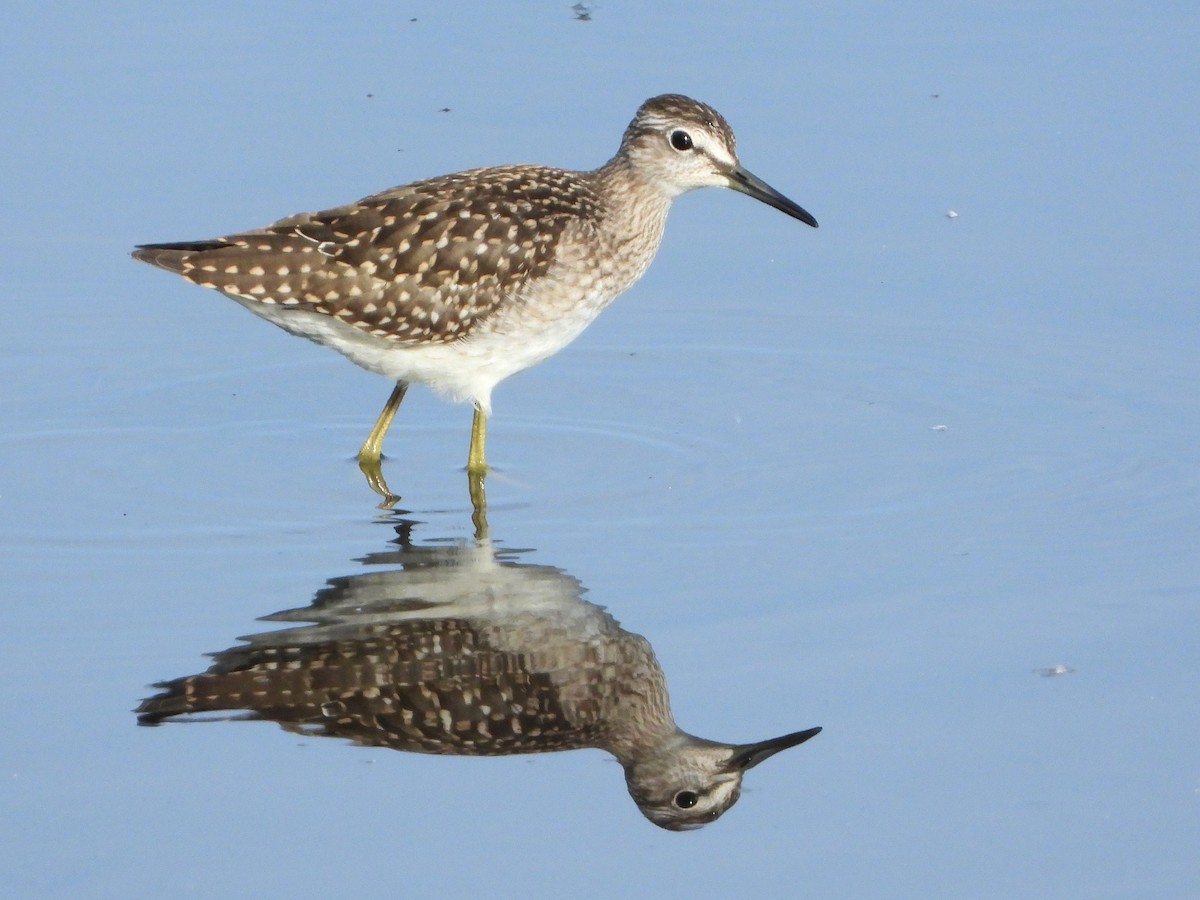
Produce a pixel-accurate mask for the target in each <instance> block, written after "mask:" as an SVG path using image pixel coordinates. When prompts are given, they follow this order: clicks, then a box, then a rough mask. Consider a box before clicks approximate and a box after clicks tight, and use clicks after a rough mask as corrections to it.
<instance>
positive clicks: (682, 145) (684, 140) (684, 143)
mask: <svg viewBox="0 0 1200 900" xmlns="http://www.w3.org/2000/svg"><path fill="white" fill-rule="evenodd" d="M671 146H672V147H674V148H675V149H676V150H691V149H692V136H691V135H690V134H688V133H687V132H686V131H672V132H671ZM685 793H686V792H685ZM692 802H693V803H695V800H693V801H692Z"/></svg>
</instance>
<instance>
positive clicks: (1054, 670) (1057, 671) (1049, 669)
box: [1033, 663, 1075, 678]
mask: <svg viewBox="0 0 1200 900" xmlns="http://www.w3.org/2000/svg"><path fill="white" fill-rule="evenodd" d="M1033 671H1035V672H1037V673H1038V674H1039V675H1041V676H1042V677H1043V678H1057V677H1058V676H1059V675H1070V674H1071V673H1072V672H1074V671H1075V670H1074V669H1072V668H1071V667H1070V666H1065V665H1063V664H1062V663H1059V664H1058V665H1056V666H1046V667H1045V668H1041V669H1034V670H1033Z"/></svg>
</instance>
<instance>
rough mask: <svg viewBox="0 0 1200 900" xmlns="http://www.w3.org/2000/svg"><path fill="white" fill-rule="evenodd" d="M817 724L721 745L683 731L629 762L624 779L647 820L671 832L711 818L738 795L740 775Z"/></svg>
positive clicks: (810, 732)
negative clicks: (753, 741) (764, 738)
mask: <svg viewBox="0 0 1200 900" xmlns="http://www.w3.org/2000/svg"><path fill="white" fill-rule="evenodd" d="M820 730H821V729H820V728H809V729H808V730H806V731H797V732H795V733H794V734H785V735H784V736H783V737H777V738H772V739H771V740H769V741H760V742H759V743H757V744H719V743H716V742H715V741H706V740H703V739H702V738H697V737H693V736H692V735H690V734H685V733H684V732H682V731H677V732H676V733H675V734H674V735H672V736H671V737H670V738H669V739H668V740H667V742H666V744H665V745H664V746H661V747H658V748H656V749H655V752H653V753H647V754H646V755H645V756H643V757H641V758H639V759H637V760H635V761H634V762H632V763H629V764H627V766H626V769H625V784H626V786H627V787H628V788H629V794H630V796H632V797H633V800H634V802H635V803H636V804H637V806H638V809H640V810H641V811H642V814H643V815H645V817H646V818H647V819H649V820H650V821H651V822H653V823H654V824H655V825H658V826H660V827H662V828H667V829H670V830H671V831H690V830H691V829H694V828H700V827H701V826H704V825H707V824H708V823H709V822H715V821H716V820H717V819H718V818H720V816H721V813H723V812H725V810H727V809H729V807H731V806H733V804H735V803H737V800H738V797H740V796H741V795H742V776H743V775H745V774H746V771H747V770H748V769H752V768H754V767H755V766H756V765H758V764H759V763H760V762H762V761H763V760H764V759H766V758H767V757H768V756H773V755H775V754H776V753H778V752H779V751H780V750H786V749H787V748H788V747H795V746H796V745H797V744H802V743H804V742H805V741H807V740H808V739H809V738H811V737H814V736H815V735H816V734H817V733H818V732H819V731H820Z"/></svg>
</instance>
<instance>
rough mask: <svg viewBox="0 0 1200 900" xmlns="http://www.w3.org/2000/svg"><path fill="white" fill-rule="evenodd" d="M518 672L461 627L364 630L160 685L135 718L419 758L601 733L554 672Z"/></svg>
mask: <svg viewBox="0 0 1200 900" xmlns="http://www.w3.org/2000/svg"><path fill="white" fill-rule="evenodd" d="M526 663H527V655H526V654H523V653H514V652H506V651H502V650H496V649H493V648H489V647H488V646H486V641H484V640H483V639H481V637H480V635H479V634H478V633H477V632H476V631H475V630H474V629H472V628H471V627H470V625H469V624H468V623H466V622H463V621H460V620H455V619H437V620H418V621H413V622H404V623H398V624H390V625H381V626H370V627H368V628H365V629H363V630H362V632H361V633H360V636H359V637H358V638H356V639H354V640H336V641H325V642H320V643H315V644H297V645H287V644H279V645H274V644H267V645H254V644H251V645H249V646H242V647H235V648H232V649H230V650H226V651H224V652H223V653H220V654H218V655H217V662H216V664H214V665H213V667H212V668H210V669H209V671H208V672H206V673H204V674H202V675H193V676H190V677H187V678H179V679H175V680H173V681H169V682H164V683H163V684H161V685H160V687H162V688H164V689H165V690H164V693H162V694H160V695H158V696H156V697H151V698H149V699H147V700H145V701H144V702H143V703H142V704H141V706H139V707H138V709H137V713H138V721H139V722H140V723H141V724H146V725H154V724H157V723H159V722H160V721H162V720H164V719H166V718H169V717H171V716H176V715H184V714H191V713H198V712H213V711H218V710H229V711H232V710H239V711H240V710H245V711H248V712H249V713H250V714H251V717H252V718H255V719H266V720H270V721H275V722H278V723H279V724H280V725H282V726H283V727H284V728H286V729H287V730H289V731H296V732H300V733H305V734H318V735H323V736H330V737H341V738H348V739H350V740H353V741H354V742H356V743H358V744H364V745H369V746H380V747H389V748H392V749H395V750H408V751H416V752H422V753H438V754H462V755H478V756H492V755H502V754H511V753H536V752H544V751H551V750H565V749H571V748H578V747H586V746H594V745H595V741H596V739H597V736H598V735H599V733H600V727H601V726H600V724H599V723H598V722H590V721H589V722H572V721H569V720H568V718H567V716H566V715H565V714H564V712H563V708H562V704H561V702H560V698H559V688H558V686H557V685H556V684H555V678H554V675H553V673H552V672H546V671H529V670H528V668H527V665H526Z"/></svg>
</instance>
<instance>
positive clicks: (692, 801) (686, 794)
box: [671, 131, 700, 809]
mask: <svg viewBox="0 0 1200 900" xmlns="http://www.w3.org/2000/svg"><path fill="white" fill-rule="evenodd" d="M675 134H683V132H681V131H677V132H675ZM683 136H684V137H687V135H686V134H684V135H683ZM671 142H672V143H674V136H672V141H671ZM699 799H700V798H699V797H697V796H696V792H695V791H680V792H679V793H678V794H676V795H675V805H676V806H678V807H679V808H680V809H691V808H692V807H693V806H695V805H696V801H697V800H699Z"/></svg>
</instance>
